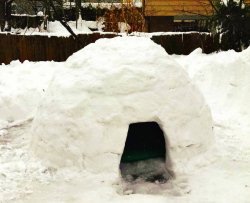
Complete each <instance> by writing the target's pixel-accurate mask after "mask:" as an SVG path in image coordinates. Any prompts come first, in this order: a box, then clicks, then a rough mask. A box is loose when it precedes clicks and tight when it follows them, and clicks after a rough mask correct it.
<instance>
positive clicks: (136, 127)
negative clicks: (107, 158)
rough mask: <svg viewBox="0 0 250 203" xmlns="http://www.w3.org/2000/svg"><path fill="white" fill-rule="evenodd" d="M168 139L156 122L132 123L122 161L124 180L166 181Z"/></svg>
mask: <svg viewBox="0 0 250 203" xmlns="http://www.w3.org/2000/svg"><path fill="white" fill-rule="evenodd" d="M165 159H166V141H165V138H164V133H163V131H162V130H161V128H160V126H159V125H158V124H157V123H156V122H141V123H132V124H130V125H129V130H128V135H127V139H126V143H125V147H124V151H123V154H122V158H121V162H120V172H121V176H122V178H123V180H125V181H128V182H134V181H147V182H160V183H165V182H166V181H167V180H168V179H169V175H168V172H167V168H166V163H165Z"/></svg>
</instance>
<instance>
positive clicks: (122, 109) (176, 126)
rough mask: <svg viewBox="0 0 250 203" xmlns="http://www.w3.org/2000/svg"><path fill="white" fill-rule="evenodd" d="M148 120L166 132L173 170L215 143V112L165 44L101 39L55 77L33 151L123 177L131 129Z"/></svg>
mask: <svg viewBox="0 0 250 203" xmlns="http://www.w3.org/2000/svg"><path fill="white" fill-rule="evenodd" d="M147 121H155V122H157V123H158V124H159V125H160V127H161V128H162V130H163V131H164V136H165V140H166V143H165V144H166V147H167V148H168V150H169V154H167V156H168V157H169V159H167V160H168V161H169V160H170V159H171V160H172V161H173V162H174V163H175V165H174V170H175V169H176V168H177V167H178V164H179V163H184V164H185V163H187V162H188V161H190V160H191V159H192V158H193V157H195V156H197V155H198V154H200V153H201V152H204V151H206V150H207V149H208V148H209V147H210V144H211V143H212V142H213V132H212V118H211V114H210V110H209V108H208V106H207V105H206V103H205V102H204V99H203V97H202V95H201V94H200V92H199V91H198V89H197V88H196V87H195V86H194V85H193V84H192V83H191V82H190V80H189V78H188V76H187V74H186V72H185V71H183V69H182V68H181V67H180V65H178V64H177V63H176V62H175V61H174V60H173V59H172V58H171V57H170V56H169V55H168V54H167V53H166V52H165V50H164V49H163V48H162V47H161V46H159V45H156V44H155V43H153V41H151V40H150V39H148V38H143V37H140V38H138V37H116V38H113V39H100V40H98V41H96V42H95V43H93V44H90V45H88V46H87V47H85V48H84V49H82V50H80V51H78V52H76V53H74V54H73V55H72V56H71V57H70V58H69V59H68V60H67V61H66V63H65V64H64V67H62V69H61V70H60V71H59V70H58V71H57V72H56V74H55V76H54V79H53V81H52V82H51V83H50V86H49V87H48V90H47V92H46V95H45V97H44V99H43V101H42V103H41V105H40V107H39V108H38V111H37V114H36V116H35V119H34V122H33V126H32V130H31V133H32V138H33V140H32V149H33V151H34V153H35V154H36V155H37V156H38V157H40V158H41V159H43V160H44V161H45V163H47V165H49V166H52V167H56V168H58V167H65V166H76V167H80V168H83V169H85V170H87V171H91V172H97V173H101V172H108V173H112V174H114V175H115V176H116V177H118V176H119V162H120V159H121V155H122V152H123V149H124V145H125V140H126V136H127V132H128V127H129V124H131V123H136V122H147ZM167 140H168V141H169V144H168V142H167ZM167 164H168V163H166V165H167Z"/></svg>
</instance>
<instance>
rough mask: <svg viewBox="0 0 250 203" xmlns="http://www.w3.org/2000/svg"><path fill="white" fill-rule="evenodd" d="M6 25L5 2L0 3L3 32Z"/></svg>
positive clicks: (0, 22)
mask: <svg viewBox="0 0 250 203" xmlns="http://www.w3.org/2000/svg"><path fill="white" fill-rule="evenodd" d="M4 23H5V1H0V29H1V31H3V29H4Z"/></svg>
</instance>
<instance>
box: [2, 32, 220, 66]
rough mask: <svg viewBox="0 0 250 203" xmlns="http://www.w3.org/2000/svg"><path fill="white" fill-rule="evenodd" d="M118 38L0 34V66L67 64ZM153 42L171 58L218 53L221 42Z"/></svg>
mask: <svg viewBox="0 0 250 203" xmlns="http://www.w3.org/2000/svg"><path fill="white" fill-rule="evenodd" d="M116 36H117V35H116V34H99V33H94V34H83V35H78V39H77V40H75V39H73V37H56V36H51V37H48V36H34V35H31V36H23V35H12V34H0V64H2V63H5V64H9V63H10V62H11V61H12V60H20V61H21V62H23V61H25V60H29V61H51V60H53V61H65V60H66V59H67V58H68V57H69V56H70V55H72V54H73V53H74V52H76V51H78V50H80V49H81V48H83V47H85V46H87V45H88V44H90V43H93V42H95V41H96V40H98V39H100V38H113V37H116ZM152 40H153V41H154V42H156V43H157V44H160V45H161V46H162V47H164V48H165V50H166V51H167V52H168V53H169V54H189V53H190V52H192V51H193V50H194V49H196V48H198V47H200V48H202V50H203V52H204V53H211V52H214V51H216V50H218V49H219V38H218V37H216V36H212V35H209V34H201V33H186V34H174V35H162V36H153V37H152Z"/></svg>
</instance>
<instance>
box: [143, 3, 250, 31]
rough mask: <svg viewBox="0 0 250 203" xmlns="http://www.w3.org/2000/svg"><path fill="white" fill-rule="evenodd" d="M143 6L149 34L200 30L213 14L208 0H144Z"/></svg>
mask: <svg viewBox="0 0 250 203" xmlns="http://www.w3.org/2000/svg"><path fill="white" fill-rule="evenodd" d="M245 3H246V4H250V0H245ZM143 5H144V16H145V18H146V20H147V25H148V28H147V30H148V31H149V32H157V31H188V30H197V29H202V25H200V24H199V23H203V22H204V21H205V20H206V19H207V17H208V16H209V15H211V14H212V13H213V7H212V5H211V3H210V1H209V0H144V2H143Z"/></svg>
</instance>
